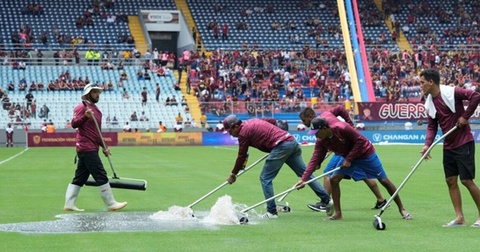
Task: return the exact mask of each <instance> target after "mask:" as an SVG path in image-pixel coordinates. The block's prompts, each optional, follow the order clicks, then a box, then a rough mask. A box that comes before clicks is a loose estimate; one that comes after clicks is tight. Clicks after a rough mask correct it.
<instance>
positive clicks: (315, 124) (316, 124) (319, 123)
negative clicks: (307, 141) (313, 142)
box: [308, 117, 329, 135]
mask: <svg viewBox="0 0 480 252" xmlns="http://www.w3.org/2000/svg"><path fill="white" fill-rule="evenodd" d="M311 125H312V126H311V128H310V131H308V134H309V135H315V134H317V131H318V130H320V129H321V128H323V127H327V128H328V127H329V125H328V122H327V120H326V119H325V118H323V117H316V118H314V119H313V120H312V122H311Z"/></svg>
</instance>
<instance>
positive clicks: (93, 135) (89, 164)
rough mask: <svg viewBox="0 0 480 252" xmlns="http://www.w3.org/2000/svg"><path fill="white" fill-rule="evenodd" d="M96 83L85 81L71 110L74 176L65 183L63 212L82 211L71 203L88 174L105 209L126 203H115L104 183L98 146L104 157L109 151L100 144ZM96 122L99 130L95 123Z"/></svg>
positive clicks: (100, 125) (105, 176) (100, 114)
mask: <svg viewBox="0 0 480 252" xmlns="http://www.w3.org/2000/svg"><path fill="white" fill-rule="evenodd" d="M102 90H103V89H102V88H100V87H99V86H98V85H97V84H88V85H86V86H85V88H84V89H83V95H82V103H80V104H79V105H77V106H76V107H75V109H74V111H73V119H72V123H71V125H72V128H74V129H76V137H75V140H76V151H77V157H78V163H77V169H76V170H75V176H74V178H73V180H72V182H71V183H70V184H68V187H67V191H66V193H65V205H64V207H63V209H64V211H84V210H83V209H80V208H78V207H77V206H76V205H75V202H76V200H77V197H78V194H79V192H80V188H81V187H82V186H83V185H85V183H86V182H87V180H88V177H89V176H90V175H92V177H93V179H94V180H95V182H96V183H97V184H98V185H99V186H98V189H99V192H100V196H101V197H102V199H103V201H104V203H105V205H106V206H107V208H108V211H116V210H120V209H122V208H124V207H125V206H126V205H127V202H117V201H116V200H115V198H114V197H113V193H112V189H111V188H110V184H109V183H108V177H107V172H106V171H105V168H104V167H103V164H102V161H101V159H100V156H99V155H98V151H99V147H100V146H101V147H102V149H103V150H102V152H103V154H104V155H105V156H109V155H110V154H111V153H110V150H109V149H108V147H107V146H102V140H101V134H100V132H99V129H101V127H102V112H101V111H100V109H99V108H98V107H97V106H96V105H95V104H96V103H97V102H98V101H99V99H100V93H101V92H102ZM92 118H95V120H96V121H97V123H98V127H99V129H97V126H96V125H95V121H94V120H93V119H92Z"/></svg>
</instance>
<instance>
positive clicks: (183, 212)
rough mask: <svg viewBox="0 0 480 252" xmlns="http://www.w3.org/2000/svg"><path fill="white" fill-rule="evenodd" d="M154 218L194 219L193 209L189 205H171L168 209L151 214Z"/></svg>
mask: <svg viewBox="0 0 480 252" xmlns="http://www.w3.org/2000/svg"><path fill="white" fill-rule="evenodd" d="M150 219H152V220H193V219H195V216H194V215H193V210H192V209H191V208H189V207H180V206H171V207H169V208H168V211H166V212H165V211H158V212H156V213H154V214H152V215H151V216H150Z"/></svg>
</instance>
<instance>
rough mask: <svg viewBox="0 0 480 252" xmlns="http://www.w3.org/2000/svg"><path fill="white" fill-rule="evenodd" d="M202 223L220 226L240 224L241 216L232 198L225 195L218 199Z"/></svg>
mask: <svg viewBox="0 0 480 252" xmlns="http://www.w3.org/2000/svg"><path fill="white" fill-rule="evenodd" d="M202 221H203V222H205V223H211V224H220V225H236V224H240V221H239V216H238V215H237V211H236V209H235V206H234V205H233V203H232V197H230V196H229V195H225V196H222V197H220V198H218V200H217V202H216V203H215V205H213V206H212V208H211V209H210V213H209V214H208V215H207V216H206V217H205V218H204V219H203V220H202Z"/></svg>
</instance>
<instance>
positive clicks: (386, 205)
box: [378, 126, 457, 216]
mask: <svg viewBox="0 0 480 252" xmlns="http://www.w3.org/2000/svg"><path fill="white" fill-rule="evenodd" d="M456 129H457V126H455V127H453V128H451V129H450V130H449V131H448V132H447V133H445V134H443V136H441V137H440V138H438V139H437V140H436V141H435V142H433V143H432V145H430V147H429V148H428V149H427V151H425V153H423V155H422V157H421V158H420V159H419V160H418V162H417V163H416V164H415V166H414V167H413V168H412V170H411V171H410V173H408V175H407V177H405V179H404V180H403V181H402V183H401V184H400V185H399V186H398V187H397V190H396V191H395V192H394V193H393V194H392V196H391V197H390V199H388V201H387V203H386V204H385V205H384V206H383V207H382V209H381V210H380V213H378V216H381V215H382V214H383V212H384V211H385V209H386V208H387V207H388V206H389V205H390V203H392V201H393V199H394V198H395V197H396V196H397V195H398V193H399V192H400V190H401V189H402V188H403V186H404V185H405V183H407V181H408V180H409V179H410V177H411V176H412V175H413V173H414V172H415V171H416V170H417V168H418V167H419V166H420V164H421V163H422V162H423V160H424V159H425V157H427V155H428V154H430V151H431V150H432V149H433V147H435V145H437V144H438V143H439V142H440V141H442V140H443V139H445V137H447V136H448V135H450V134H451V133H452V132H454V131H455V130H456Z"/></svg>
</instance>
